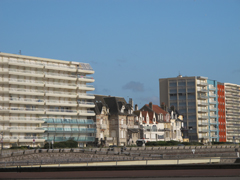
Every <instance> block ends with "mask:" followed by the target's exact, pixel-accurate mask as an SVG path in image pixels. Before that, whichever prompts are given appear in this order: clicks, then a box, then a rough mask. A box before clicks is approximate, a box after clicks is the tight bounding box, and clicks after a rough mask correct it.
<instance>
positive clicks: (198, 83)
mask: <svg viewBox="0 0 240 180" xmlns="http://www.w3.org/2000/svg"><path fill="white" fill-rule="evenodd" d="M197 85H198V86H207V85H208V83H206V82H199V81H198V82H197Z"/></svg>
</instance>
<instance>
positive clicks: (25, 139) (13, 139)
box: [3, 136, 45, 143]
mask: <svg viewBox="0 0 240 180" xmlns="http://www.w3.org/2000/svg"><path fill="white" fill-rule="evenodd" d="M33 139H34V140H35V143H38V142H44V141H45V139H44V137H42V136H9V137H5V138H4V139H3V142H10V143H13V142H33Z"/></svg>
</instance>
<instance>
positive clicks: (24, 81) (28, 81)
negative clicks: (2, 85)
mask: <svg viewBox="0 0 240 180" xmlns="http://www.w3.org/2000/svg"><path fill="white" fill-rule="evenodd" d="M9 81H10V82H11V81H12V82H22V83H36V84H43V81H37V80H26V79H14V78H9Z"/></svg>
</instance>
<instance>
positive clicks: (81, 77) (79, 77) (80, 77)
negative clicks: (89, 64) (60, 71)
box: [77, 75, 95, 83]
mask: <svg viewBox="0 0 240 180" xmlns="http://www.w3.org/2000/svg"><path fill="white" fill-rule="evenodd" d="M77 77H78V80H79V81H84V82H88V83H91V82H94V81H95V80H94V79H93V77H90V76H82V75H78V76H77Z"/></svg>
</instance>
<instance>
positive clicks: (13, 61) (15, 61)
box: [9, 59, 44, 66]
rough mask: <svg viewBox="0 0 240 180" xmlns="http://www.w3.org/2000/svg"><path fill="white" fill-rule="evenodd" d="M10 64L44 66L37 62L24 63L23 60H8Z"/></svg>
mask: <svg viewBox="0 0 240 180" xmlns="http://www.w3.org/2000/svg"><path fill="white" fill-rule="evenodd" d="M9 62H10V63H21V64H33V65H40V66H44V64H43V63H42V62H39V61H34V62H33V61H24V60H12V59H9Z"/></svg>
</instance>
